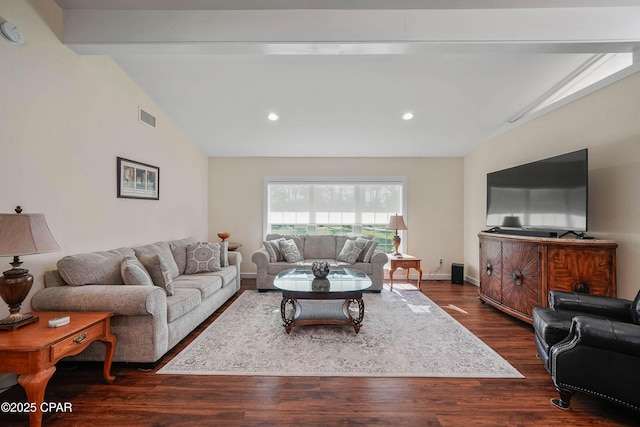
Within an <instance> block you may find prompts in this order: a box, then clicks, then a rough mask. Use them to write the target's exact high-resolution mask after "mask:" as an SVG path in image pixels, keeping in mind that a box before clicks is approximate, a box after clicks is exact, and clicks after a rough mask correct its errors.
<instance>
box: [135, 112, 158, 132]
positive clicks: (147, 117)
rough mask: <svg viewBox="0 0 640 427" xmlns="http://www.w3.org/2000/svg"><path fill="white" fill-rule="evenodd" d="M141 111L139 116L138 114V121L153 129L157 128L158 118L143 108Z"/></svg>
mask: <svg viewBox="0 0 640 427" xmlns="http://www.w3.org/2000/svg"><path fill="white" fill-rule="evenodd" d="M139 110H140V111H139V114H138V120H140V121H141V122H142V123H146V124H148V125H149V126H151V127H152V128H155V127H156V118H155V116H153V115H152V114H150V113H147V112H146V111H144V110H143V109H142V108H140V109H139Z"/></svg>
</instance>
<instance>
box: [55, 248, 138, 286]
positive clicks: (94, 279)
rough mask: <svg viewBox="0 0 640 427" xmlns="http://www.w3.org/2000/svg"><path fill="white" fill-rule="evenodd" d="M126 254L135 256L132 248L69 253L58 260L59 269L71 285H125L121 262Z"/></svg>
mask: <svg viewBox="0 0 640 427" xmlns="http://www.w3.org/2000/svg"><path fill="white" fill-rule="evenodd" d="M125 256H135V253H134V251H133V250H132V249H130V248H120V249H114V250H111V251H107V252H93V253H88V254H79V255H68V256H66V257H64V258H62V259H61V260H59V261H58V264H57V266H58V271H59V272H60V276H62V278H63V279H64V281H65V282H66V283H67V284H68V285H71V286H81V285H123V284H124V281H123V280H122V274H121V273H120V264H121V263H122V259H123V258H124V257H125Z"/></svg>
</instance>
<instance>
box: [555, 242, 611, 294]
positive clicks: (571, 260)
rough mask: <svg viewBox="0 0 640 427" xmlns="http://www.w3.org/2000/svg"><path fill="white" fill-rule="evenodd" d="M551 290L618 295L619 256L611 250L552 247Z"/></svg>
mask: <svg viewBox="0 0 640 427" xmlns="http://www.w3.org/2000/svg"><path fill="white" fill-rule="evenodd" d="M548 265H549V277H550V278H553V280H552V281H551V282H550V283H549V289H557V290H561V291H567V292H581V293H585V294H593V295H604V296H609V297H613V296H616V286H615V285H616V278H615V271H616V266H615V256H614V252H613V251H612V250H609V249H575V248H571V249H567V248H549V252H548Z"/></svg>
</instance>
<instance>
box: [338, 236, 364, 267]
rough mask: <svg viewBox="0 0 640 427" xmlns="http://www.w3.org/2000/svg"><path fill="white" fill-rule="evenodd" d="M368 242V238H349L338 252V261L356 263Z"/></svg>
mask: <svg viewBox="0 0 640 427" xmlns="http://www.w3.org/2000/svg"><path fill="white" fill-rule="evenodd" d="M366 244H367V240H366V239H363V238H361V237H358V238H357V239H356V240H347V241H346V242H344V247H343V248H342V250H341V251H340V253H339V254H338V261H344V262H347V263H349V264H355V263H356V261H358V256H360V252H362V250H363V249H364V247H365V245H366Z"/></svg>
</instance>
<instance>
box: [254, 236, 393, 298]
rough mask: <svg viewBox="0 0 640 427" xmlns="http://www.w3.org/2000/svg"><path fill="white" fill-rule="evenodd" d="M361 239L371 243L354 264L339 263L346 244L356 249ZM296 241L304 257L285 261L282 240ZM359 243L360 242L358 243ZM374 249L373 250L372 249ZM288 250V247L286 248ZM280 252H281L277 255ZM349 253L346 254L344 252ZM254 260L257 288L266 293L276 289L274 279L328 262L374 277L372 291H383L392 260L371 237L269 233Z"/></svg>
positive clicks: (347, 260) (345, 261) (256, 252)
mask: <svg viewBox="0 0 640 427" xmlns="http://www.w3.org/2000/svg"><path fill="white" fill-rule="evenodd" d="M358 238H360V239H365V240H368V241H369V242H370V243H369V245H366V246H365V247H364V248H362V250H361V251H360V252H359V253H358V254H357V259H355V262H354V263H352V262H351V261H354V260H353V259H348V257H347V258H345V257H344V256H343V257H342V258H343V259H345V260H344V261H341V260H339V258H340V254H341V253H343V254H344V252H343V251H344V250H345V244H347V241H348V240H349V241H351V243H350V244H351V246H352V247H353V246H354V243H355V241H356V240H357V239H358ZM282 240H284V241H293V242H294V243H295V246H296V248H297V250H298V252H299V253H300V256H301V258H298V260H296V258H295V257H291V258H290V259H289V260H287V259H285V255H284V254H283V251H282V246H281V244H280V241H282ZM359 243H360V242H359ZM371 246H373V249H372V250H371ZM285 247H286V245H285ZM277 249H280V252H279V253H278V251H277ZM345 252H346V251H345ZM251 260H252V261H253V262H254V263H255V264H256V266H257V276H256V287H257V288H258V290H261V291H266V290H268V289H276V288H275V287H274V286H273V279H274V278H275V277H276V275H277V274H278V273H280V272H281V271H283V270H287V269H290V268H297V267H309V268H310V267H311V264H312V263H313V262H314V261H328V262H329V264H330V265H331V266H334V267H349V268H353V269H356V270H359V271H362V272H363V273H365V274H367V275H368V276H369V277H370V278H371V282H372V284H371V288H369V290H370V291H374V292H380V291H382V286H383V283H384V265H385V264H386V263H387V262H388V261H389V259H388V257H387V255H386V254H385V253H384V252H381V251H378V250H376V249H375V242H373V241H372V236H366V235H364V236H339V235H332V234H329V235H310V234H294V235H283V234H267V236H266V237H265V240H264V246H263V247H262V248H260V249H258V250H257V251H255V252H254V253H253V254H252V255H251Z"/></svg>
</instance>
